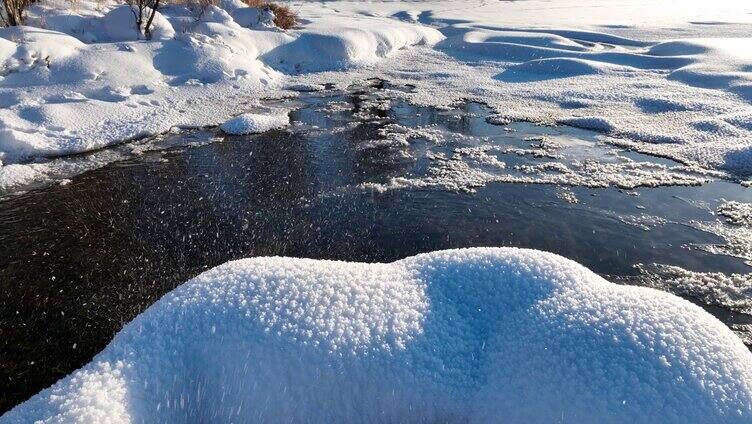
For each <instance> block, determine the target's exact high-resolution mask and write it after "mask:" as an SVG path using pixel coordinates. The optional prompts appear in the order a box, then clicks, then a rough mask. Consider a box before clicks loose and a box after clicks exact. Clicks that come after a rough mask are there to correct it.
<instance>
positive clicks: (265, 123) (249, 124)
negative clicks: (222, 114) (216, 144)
mask: <svg viewBox="0 0 752 424" xmlns="http://www.w3.org/2000/svg"><path fill="white" fill-rule="evenodd" d="M289 124H290V118H288V116H287V115H259V114H255V113H244V114H242V115H238V116H236V117H234V118H232V119H230V120H229V121H227V122H225V123H224V124H222V125H220V128H221V129H222V131H224V132H226V133H227V134H235V135H243V134H257V133H262V132H265V131H269V130H274V129H278V128H283V127H286V126H287V125H289Z"/></svg>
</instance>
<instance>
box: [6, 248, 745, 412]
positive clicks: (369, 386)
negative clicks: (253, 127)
mask: <svg viewBox="0 0 752 424" xmlns="http://www.w3.org/2000/svg"><path fill="white" fill-rule="evenodd" d="M561 417H567V418H568V419H569V420H571V421H572V422H610V423H614V422H625V423H626V422H629V423H631V422H676V423H680V422H681V423H683V422H726V423H734V422H739V423H742V422H750V419H752V354H750V352H749V351H748V350H747V349H746V348H745V346H744V345H743V344H742V342H741V341H740V340H739V339H738V338H737V337H736V336H735V335H734V334H733V333H732V332H731V331H730V330H729V329H727V328H726V327H725V326H723V324H721V323H720V322H719V321H718V320H716V319H715V318H713V317H711V316H710V315H708V314H707V313H706V312H704V311H703V310H702V309H700V308H699V307H697V306H694V305H692V304H690V303H689V302H687V301H684V300H681V299H680V298H678V297H675V296H673V295H671V294H667V293H662V292H658V291H655V290H653V289H648V288H639V287H631V286H619V285H615V284H611V283H609V282H607V281H605V280H603V279H602V278H600V277H598V276H597V275H595V274H593V273H592V272H590V271H588V270H587V269H585V268H583V267H581V266H579V265H577V264H576V263H574V262H572V261H569V260H566V259H564V258H561V257H558V256H556V255H552V254H547V253H542V252H538V251H532V250H520V249H511V248H500V249H494V248H477V249H468V250H454V251H444V252H436V253H430V254H424V255H419V256H416V257H412V258H408V259H405V260H402V261H398V262H394V263H391V264H357V263H343V262H330V261H315V260H307V259H287V258H256V259H245V260H240V261H235V262H230V263H227V264H225V265H222V266H220V267H217V268H215V269H213V270H210V271H208V272H206V273H204V274H202V275H200V276H198V277H196V278H195V279H193V280H191V281H189V282H187V283H186V284H184V285H183V286H181V287H180V288H178V289H176V290H175V291H173V292H172V293H170V294H168V295H167V296H165V297H164V298H163V299H161V300H160V301H158V302H157V303H156V304H154V305H153V306H152V307H151V308H149V309H148V310H147V311H146V312H144V313H143V314H141V315H140V316H139V317H137V318H136V319H135V320H134V321H133V322H131V323H130V324H128V325H127V326H126V327H125V328H124V329H123V330H122V331H121V332H120V333H119V334H118V335H117V336H116V337H115V339H114V340H113V341H112V343H111V344H110V345H109V346H108V347H107V348H106V349H105V350H104V351H103V352H101V353H100V354H99V355H97V356H96V357H95V358H94V360H93V361H92V362H91V363H90V364H88V365H86V366H85V367H84V368H82V369H80V370H78V371H76V372H75V373H73V374H72V375H70V376H68V377H66V378H64V379H62V380H61V381H59V382H58V383H56V384H55V385H54V386H52V387H51V388H49V389H46V390H44V391H42V392H41V393H39V394H38V395H36V396H35V397H33V398H32V399H30V400H29V401H27V402H26V403H24V404H21V405H20V406H18V407H16V408H15V409H13V410H12V411H11V412H9V413H8V414H6V415H5V416H3V417H2V418H0V422H2V423H21V422H23V423H26V422H31V421H34V420H45V421H48V422H53V421H54V422H73V421H76V422H103V421H107V422H111V423H120V422H169V423H180V422H264V421H274V422H308V421H311V422H353V421H358V422H370V421H379V422H454V421H456V422H499V421H502V420H503V421H504V422H555V421H557V420H561Z"/></svg>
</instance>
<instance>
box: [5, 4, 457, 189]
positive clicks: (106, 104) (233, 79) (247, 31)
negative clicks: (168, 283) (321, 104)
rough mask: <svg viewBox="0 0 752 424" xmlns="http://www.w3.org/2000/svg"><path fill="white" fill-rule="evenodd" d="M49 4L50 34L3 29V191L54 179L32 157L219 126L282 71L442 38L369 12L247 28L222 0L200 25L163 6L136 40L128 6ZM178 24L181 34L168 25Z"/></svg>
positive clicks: (280, 89) (274, 85)
mask: <svg viewBox="0 0 752 424" xmlns="http://www.w3.org/2000/svg"><path fill="white" fill-rule="evenodd" d="M51 2H52V0H50V2H43V3H40V5H39V6H36V5H35V8H36V9H34V8H32V15H33V14H34V13H36V14H37V15H39V16H32V17H36V18H38V19H36V20H37V21H40V22H44V23H45V25H46V27H47V28H48V29H41V28H34V27H15V28H2V29H0V98H1V99H2V100H0V186H2V187H3V189H4V190H6V191H7V190H9V189H12V188H13V187H15V186H21V185H24V184H28V183H30V182H35V181H40V180H44V179H45V178H46V174H51V173H52V172H50V171H49V170H46V169H45V165H44V164H40V163H35V162H40V159H43V158H53V157H57V156H65V155H71V154H77V153H82V152H88V151H93V150H98V149H101V148H103V147H107V146H111V145H115V144H120V143H123V142H125V141H128V140H133V139H139V138H143V137H146V136H153V135H155V134H160V133H164V132H167V131H169V130H170V129H171V128H174V127H181V128H186V127H193V128H196V127H205V126H210V125H219V124H221V123H222V122H224V121H225V120H226V119H227V118H229V117H231V116H233V115H235V114H237V113H239V112H243V109H244V107H243V105H247V104H248V103H251V104H253V103H254V102H256V101H257V100H258V99H260V98H263V97H274V96H281V95H287V94H289V91H287V90H285V87H284V85H285V81H286V79H287V78H288V75H289V74H290V73H292V74H296V73H307V72H313V71H327V70H347V69H356V68H360V67H364V66H369V65H373V64H375V63H378V61H380V60H382V59H384V58H386V57H388V56H391V55H393V54H395V53H397V52H398V51H399V50H401V49H405V48H409V47H411V46H414V45H432V44H435V43H436V42H438V41H440V40H441V39H442V38H443V37H442V36H441V34H440V33H438V31H436V30H434V29H431V28H428V27H423V26H418V25H413V24H407V23H401V22H396V21H392V20H384V19H376V18H367V17H359V18H357V17H354V18H346V17H341V18H337V19H336V22H332V21H330V20H327V19H322V20H318V21H316V22H309V23H306V24H305V25H303V26H302V27H301V28H299V29H296V30H293V31H279V30H275V29H270V28H265V27H261V28H256V27H244V26H241V25H240V23H242V24H244V25H247V23H246V22H245V20H243V19H240V17H241V16H245V14H242V13H240V11H242V10H252V8H248V7H245V5H243V4H242V3H239V2H232V1H225V2H221V3H220V4H221V5H222V7H223V8H220V7H216V6H209V7H208V9H207V11H206V12H205V13H203V15H201V17H200V18H199V19H198V20H195V19H194V18H193V17H191V16H192V15H191V14H190V10H189V9H188V8H186V7H181V6H168V7H164V8H163V9H162V13H161V14H158V17H159V19H157V20H155V25H156V28H157V29H158V31H156V30H155V35H154V36H153V37H152V40H151V41H144V40H138V38H139V36H138V34H137V33H136V32H135V31H131V32H132V34H131V33H130V32H128V27H127V26H123V25H125V23H127V19H126V18H129V16H120V15H124V14H125V15H127V14H129V13H131V12H130V11H128V10H125V9H127V7H126V6H116V5H115V4H113V3H107V2H105V3H98V4H97V5H94V3H88V2H84V3H82V4H81V5H79V8H77V9H76V11H75V12H72V13H70V12H71V11H67V10H64V9H58V8H57V7H58V6H55V4H54V2H53V3H51ZM238 3H239V4H238ZM61 7H62V6H61ZM124 8H125V9H124ZM108 10H109V11H108ZM122 10H125V12H123V13H121V12H122ZM126 12H127V13H126ZM115 15H118V16H115ZM42 18H43V19H42ZM235 18H237V19H240V21H237V22H236V20H235ZM29 20H30V21H34V19H31V18H30V19H29ZM187 24H190V25H189V26H190V28H189V30H186V29H185V28H183V29H182V30H181V31H182V32H176V31H175V30H174V29H175V27H176V26H181V27H184V26H185V25H187ZM121 27H122V28H121ZM42 162H46V161H42Z"/></svg>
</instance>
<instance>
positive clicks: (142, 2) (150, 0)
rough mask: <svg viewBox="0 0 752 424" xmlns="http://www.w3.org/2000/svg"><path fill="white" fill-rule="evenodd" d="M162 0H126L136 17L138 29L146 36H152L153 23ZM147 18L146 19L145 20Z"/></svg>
mask: <svg viewBox="0 0 752 424" xmlns="http://www.w3.org/2000/svg"><path fill="white" fill-rule="evenodd" d="M159 1H160V0H126V3H127V4H128V5H129V6H131V8H132V10H133V15H134V17H135V18H136V29H137V30H138V31H139V32H140V33H141V34H143V35H144V36H145V37H146V38H151V24H152V23H153V22H154V17H155V16H156V14H157V11H158V10H159ZM144 19H146V21H144Z"/></svg>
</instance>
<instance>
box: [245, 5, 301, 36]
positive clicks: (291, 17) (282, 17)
mask: <svg viewBox="0 0 752 424" xmlns="http://www.w3.org/2000/svg"><path fill="white" fill-rule="evenodd" d="M243 3H245V4H247V5H248V6H249V7H253V8H257V9H269V10H271V12H273V13H274V25H276V26H277V27H279V28H282V29H290V28H294V27H295V26H296V25H297V24H298V14H297V13H295V12H294V11H293V10H292V9H290V7H288V6H287V5H284V4H279V3H272V2H269V1H267V0H243ZM241 25H242V24H241Z"/></svg>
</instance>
